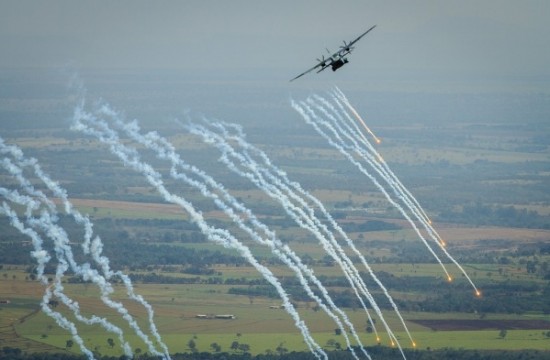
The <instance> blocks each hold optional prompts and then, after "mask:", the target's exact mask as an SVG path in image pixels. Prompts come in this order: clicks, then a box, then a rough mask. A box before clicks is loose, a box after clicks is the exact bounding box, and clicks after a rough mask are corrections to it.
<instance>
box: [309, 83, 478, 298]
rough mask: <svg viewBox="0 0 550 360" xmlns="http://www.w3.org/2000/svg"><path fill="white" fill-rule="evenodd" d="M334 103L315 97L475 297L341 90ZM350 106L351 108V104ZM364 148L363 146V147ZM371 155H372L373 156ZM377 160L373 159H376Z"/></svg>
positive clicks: (473, 285) (475, 288)
mask: <svg viewBox="0 0 550 360" xmlns="http://www.w3.org/2000/svg"><path fill="white" fill-rule="evenodd" d="M334 93H335V95H334V100H335V102H336V104H337V105H338V106H339V109H340V112H338V111H337V109H335V108H334V107H333V106H332V105H331V104H330V103H329V102H328V101H327V100H325V99H324V98H322V97H320V96H314V97H315V98H316V99H317V100H318V101H319V102H320V103H322V104H323V105H324V106H325V107H327V108H329V109H331V111H332V113H333V114H334V115H335V117H333V116H331V115H330V114H328V112H326V110H324V109H323V108H322V106H320V105H317V108H318V109H319V110H321V111H322V112H324V114H325V115H326V116H327V118H329V119H331V120H332V121H333V124H335V126H336V128H337V130H338V132H339V133H340V134H342V135H344V136H345V137H346V138H347V139H348V140H350V143H351V144H352V145H353V146H349V148H350V150H351V151H355V152H356V153H357V154H358V155H359V156H360V157H361V158H363V159H364V160H365V161H367V163H368V164H369V165H370V166H371V167H372V168H373V169H374V170H375V171H376V172H377V173H378V174H379V175H380V177H381V178H382V179H383V180H384V181H386V183H387V184H388V185H389V186H390V187H391V188H392V190H393V191H394V193H395V194H396V196H397V197H398V198H400V199H401V200H402V201H403V203H404V204H405V205H406V207H407V208H408V209H409V210H410V211H411V213H412V214H413V215H414V217H415V218H416V219H417V220H418V221H420V223H421V224H422V226H423V228H424V229H425V230H426V231H427V233H428V234H429V236H430V237H431V238H432V239H433V240H434V242H435V243H436V244H437V246H438V247H439V248H440V249H441V251H442V252H443V253H444V254H445V256H446V257H447V258H448V259H449V260H451V261H452V262H453V263H454V264H455V265H456V266H457V267H458V269H459V270H460V271H461V272H462V274H463V275H464V277H465V278H466V279H467V280H468V282H469V283H470V284H471V285H472V287H473V288H474V290H475V292H476V294H478V295H479V291H478V289H477V287H476V286H475V284H474V283H473V281H472V280H471V278H470V277H469V276H468V274H467V273H466V271H465V270H464V269H463V268H462V266H461V265H460V264H459V263H458V262H457V261H456V260H455V259H454V258H453V257H452V256H451V255H450V254H449V253H448V251H447V250H446V249H445V242H444V241H443V239H442V238H441V236H440V235H439V234H438V233H437V231H436V230H435V229H434V228H433V226H432V224H431V221H430V219H429V218H428V216H427V214H426V213H425V211H424V210H423V209H422V207H421V206H420V204H419V203H418V201H417V200H416V198H415V197H414V196H413V195H412V194H411V193H410V192H409V191H408V190H407V189H406V187H405V186H404V185H403V184H402V183H401V181H400V180H399V179H398V178H397V176H396V175H395V173H393V171H391V169H390V168H389V166H388V165H387V164H386V163H385V162H384V161H383V159H382V156H381V155H380V154H379V153H378V152H377V151H376V149H375V148H374V147H373V146H372V145H371V144H370V142H369V141H368V140H367V139H366V138H365V137H364V136H362V134H361V131H360V129H358V127H357V124H356V123H355V122H354V121H353V119H352V118H351V117H350V116H349V114H348V113H347V112H346V111H345V109H344V108H343V106H342V105H341V103H340V101H344V102H347V103H348V104H349V102H348V100H347V98H346V97H345V95H344V94H343V93H342V92H341V90H340V89H338V88H336V90H335V91H334ZM308 102H310V103H314V102H313V101H312V100H310V101H308ZM348 106H349V107H351V105H348ZM342 115H343V116H345V117H346V119H347V120H348V122H349V123H351V124H352V125H353V126H354V128H355V131H353V130H352V129H351V128H350V127H349V126H348V125H347V123H346V122H345V121H344V119H343V118H342ZM337 123H339V124H341V125H344V126H345V127H346V129H347V131H346V130H344V129H343V128H341V127H340V126H338V125H337ZM340 145H342V146H343V147H344V146H346V142H342V143H340ZM361 145H363V146H364V147H362V146H361ZM371 153H372V154H373V155H371ZM373 157H374V158H373ZM375 159H378V160H379V161H376V160H375ZM446 274H447V279H448V280H449V281H451V280H452V278H451V276H450V275H449V274H448V273H446Z"/></svg>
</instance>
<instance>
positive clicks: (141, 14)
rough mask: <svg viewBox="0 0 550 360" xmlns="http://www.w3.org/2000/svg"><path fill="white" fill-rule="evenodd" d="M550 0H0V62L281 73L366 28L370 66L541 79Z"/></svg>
mask: <svg viewBox="0 0 550 360" xmlns="http://www.w3.org/2000/svg"><path fill="white" fill-rule="evenodd" d="M549 19H550V1H548V0H517V1H515V0H485V1H484V0H456V1H455V0H444V1H439V0H433V1H430V0H421V1H413V0H411V1H391V0H374V1H369V0H359V1H345V0H344V1H338V2H336V1H334V0H314V1H313V0H311V1H295V0H278V1H273V0H270V1H259V0H250V1H243V0H233V1H229V0H224V1H208V0H197V1H190V0H189V1H141V0H131V1H130V0H123V1H75V0H66V1H60V0H48V1H38V0H37V1H27V0H17V1H9V0H0V49H1V51H2V56H0V67H17V66H33V67H34V66H39V67H59V66H64V65H65V64H69V63H70V64H73V65H74V66H76V67H81V68H85V67H107V68H118V67H130V68H136V67H137V68H140V67H153V68H187V69H206V70H212V71H219V70H224V69H234V70H235V69H253V68H256V69H259V70H263V69H277V68H278V69H285V71H290V72H291V73H290V74H289V77H290V76H294V75H295V73H300V72H302V71H303V70H305V69H307V68H309V67H310V66H312V65H314V63H315V58H317V57H319V56H320V55H322V54H323V53H326V51H325V50H324V49H325V47H328V48H329V49H331V50H336V48H337V47H338V46H339V45H340V44H341V41H342V40H351V39H353V38H354V37H356V36H357V35H359V34H360V33H361V32H363V31H365V30H366V29H368V28H369V27H370V26H372V25H374V24H377V25H378V27H377V28H376V29H375V30H374V31H373V32H371V33H370V34H369V35H367V37H365V38H364V39H363V40H361V42H360V43H359V44H358V46H357V49H356V51H355V52H354V53H353V54H352V56H351V57H350V60H351V63H355V64H360V65H355V66H357V67H359V66H360V67H361V68H366V69H368V70H369V71H378V72H384V71H386V72H394V71H398V72H399V71H412V72H415V71H431V72H440V73H458V74H461V73H468V74H472V75H474V76H475V75H483V74H488V75H525V74H527V75H540V74H545V75H549V74H550V21H549Z"/></svg>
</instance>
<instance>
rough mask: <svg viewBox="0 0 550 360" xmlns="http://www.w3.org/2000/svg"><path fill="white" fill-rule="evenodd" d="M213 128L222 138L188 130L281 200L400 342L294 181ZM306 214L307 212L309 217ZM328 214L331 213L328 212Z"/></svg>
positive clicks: (203, 130)
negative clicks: (234, 144)
mask: <svg viewBox="0 0 550 360" xmlns="http://www.w3.org/2000/svg"><path fill="white" fill-rule="evenodd" d="M212 126H213V127H217V128H218V129H219V131H220V132H221V133H222V134H223V136H221V135H218V134H216V133H214V132H213V131H210V130H208V129H206V128H205V127H202V126H198V125H196V124H193V125H189V126H187V127H188V128H189V130H190V131H191V132H192V133H195V134H197V135H200V136H202V137H203V139H204V140H205V141H206V142H208V143H212V144H214V145H215V146H216V147H218V148H219V149H220V150H221V151H222V157H221V161H222V162H224V163H225V164H226V166H228V168H230V169H231V170H232V171H234V172H236V173H237V174H239V175H241V176H243V177H246V178H248V179H250V180H251V181H252V182H253V183H254V184H256V186H258V187H259V188H260V189H262V190H264V191H265V192H266V194H268V195H269V196H271V197H273V198H274V199H276V200H277V201H279V202H280V203H281V204H282V205H283V207H284V208H285V210H286V211H287V213H288V214H289V215H290V216H291V217H292V218H293V219H294V220H295V221H296V222H297V223H298V224H299V225H300V226H301V227H303V228H305V229H307V230H309V231H310V232H312V233H313V234H314V235H315V236H316V237H317V238H318V239H319V240H320V242H321V244H322V245H323V247H324V249H325V250H326V251H327V253H328V254H329V255H331V256H332V257H333V258H334V259H335V260H336V261H337V262H338V264H339V265H340V266H341V268H342V270H343V271H344V274H345V275H346V277H347V279H348V281H349V282H350V284H351V286H352V288H353V289H354V291H355V292H356V295H357V296H358V298H359V300H360V301H361V302H362V300H361V297H360V295H359V294H358V292H357V291H359V290H360V291H361V292H362V293H363V295H364V296H365V297H367V299H368V300H369V302H370V303H371V305H372V307H373V308H374V309H375V311H376V312H377V314H378V315H379V316H380V319H381V321H382V323H383V324H384V325H385V327H386V330H387V331H388V334H389V336H390V338H392V343H393V342H394V341H395V342H396V343H397V339H396V338H395V336H394V335H393V332H392V331H391V329H390V328H389V327H388V326H387V323H386V322H385V320H384V316H383V314H382V313H381V311H380V309H379V308H378V305H377V304H376V302H375V301H374V299H373V298H372V296H371V295H370V293H369V292H368V290H367V288H366V285H365V284H364V283H363V282H362V279H361V277H360V275H359V273H358V271H357V269H355V267H354V265H353V263H352V262H351V260H349V258H348V257H347V255H346V254H345V252H344V251H343V249H342V248H341V247H340V246H339V244H338V243H337V241H336V240H335V239H334V237H333V235H332V233H331V232H330V231H329V230H328V229H327V228H326V227H325V225H324V224H322V223H321V222H320V221H319V220H318V219H317V217H316V216H315V214H314V212H313V209H312V207H311V206H309V205H308V204H307V202H306V201H305V200H304V199H302V198H301V197H300V196H299V195H298V194H299V192H296V189H292V187H289V186H288V185H287V184H291V182H290V181H289V180H288V179H287V178H286V175H285V176H283V177H282V178H283V179H282V180H281V178H278V177H277V176H276V175H278V176H281V174H282V175H284V173H283V172H282V171H280V170H278V169H276V168H275V167H274V166H273V165H272V164H271V162H270V161H269V159H268V158H267V155H265V153H263V152H261V151H260V150H258V149H255V148H253V147H252V146H251V145H250V144H248V143H246V141H245V140H244V139H243V137H244V136H243V135H242V133H241V136H235V135H231V136H230V135H229V134H228V133H227V131H226V128H225V126H224V125H223V124H220V123H216V124H213V125H212ZM227 126H231V127H234V128H236V129H237V130H238V131H240V129H238V128H237V126H236V125H227ZM226 138H227V139H229V138H230V139H231V140H234V141H237V142H238V144H239V146H241V147H242V148H244V149H245V150H243V153H237V152H236V151H235V150H234V149H233V148H232V147H231V146H230V145H229V143H228V142H226V141H225V139H226ZM252 149H254V150H253V151H254V152H256V153H258V154H260V156H261V157H262V159H263V161H264V163H263V164H258V163H256V162H255V161H254V160H253V159H252V158H251V157H250V156H248V154H247V150H252ZM230 157H232V158H234V159H236V160H237V161H238V162H239V163H240V164H241V166H242V167H243V168H246V169H247V170H248V171H249V172H246V171H244V170H240V169H239V168H238V166H237V165H236V164H235V163H234V162H232V161H231V160H230V159H229V158H230ZM270 168H271V170H272V171H273V173H271V172H270V171H269V169H270ZM273 169H275V170H273ZM294 187H299V184H295V186H294ZM300 189H301V187H300ZM301 191H304V190H303V189H301ZM293 201H296V202H297V203H298V204H299V206H295V205H294V204H293ZM317 203H318V204H319V205H320V206H321V207H322V204H321V203H320V202H319V201H318V200H317ZM305 211H307V212H308V213H307V214H306V213H305ZM326 213H327V214H328V212H326ZM329 216H330V215H329ZM342 232H343V231H342ZM323 234H324V235H323ZM327 239H329V240H327ZM356 285H357V286H358V288H359V290H358V289H357V288H356ZM362 305H363V306H364V307H365V308H366V306H365V305H364V304H363V303H362ZM367 314H368V312H367ZM369 319H370V317H369ZM371 322H372V321H371ZM411 341H412V340H411ZM413 343H414V342H413ZM403 356H404V355H403Z"/></svg>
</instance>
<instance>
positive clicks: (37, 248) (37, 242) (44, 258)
mask: <svg viewBox="0 0 550 360" xmlns="http://www.w3.org/2000/svg"><path fill="white" fill-rule="evenodd" d="M0 192H1V193H2V196H4V197H5V198H14V197H19V196H20V195H19V194H17V193H16V192H9V191H8V190H7V189H5V188H0ZM31 202H32V199H31ZM34 205H36V204H34ZM0 213H2V214H4V215H6V216H7V217H8V218H9V220H10V224H11V225H12V226H13V227H15V228H16V229H18V230H19V231H20V232H21V233H22V234H24V235H27V236H29V237H30V238H31V240H32V244H33V248H34V250H33V251H32V252H31V256H32V257H34V258H35V259H36V260H37V261H38V271H37V278H38V280H39V281H40V282H41V283H42V284H44V285H47V284H48V279H47V278H46V276H44V267H45V265H46V264H47V263H48V262H49V260H50V259H51V257H50V255H49V254H48V252H47V251H46V250H44V249H42V240H41V239H40V237H39V236H38V234H36V232H34V231H33V230H31V229H29V228H26V227H25V225H23V223H22V222H21V221H19V218H18V217H17V214H16V212H15V211H13V210H12V209H11V207H10V206H9V205H8V204H7V203H6V202H2V207H0ZM52 286H54V285H50V286H48V287H47V288H46V291H45V293H44V296H43V297H42V301H41V303H40V307H41V309H42V311H43V312H44V313H45V314H46V315H48V316H49V317H51V318H52V319H54V321H55V322H56V323H57V324H58V325H59V326H60V327H61V328H63V329H65V330H67V331H69V332H70V333H71V335H72V338H73V339H74V341H75V342H76V343H77V344H78V346H79V347H80V350H81V351H82V352H83V353H84V354H85V355H86V356H87V357H88V359H94V356H93V353H92V352H91V351H90V350H89V349H88V348H87V347H86V345H84V340H83V339H82V337H80V335H78V330H77V328H76V325H75V324H74V323H73V322H72V321H70V320H68V319H67V318H66V317H64V316H63V315H61V313H59V312H57V311H53V310H52V309H51V308H50V306H49V304H50V301H51V299H52V297H53V296H52V292H51V290H50V288H51V287H52ZM64 300H65V299H62V301H63V302H65V301H64Z"/></svg>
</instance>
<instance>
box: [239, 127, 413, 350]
mask: <svg viewBox="0 0 550 360" xmlns="http://www.w3.org/2000/svg"><path fill="white" fill-rule="evenodd" d="M236 130H237V132H238V133H239V136H231V138H232V139H234V140H237V142H238V143H239V145H240V146H241V147H243V148H244V149H245V151H249V152H252V153H254V154H256V155H257V156H259V157H260V158H261V159H262V161H263V165H262V166H264V167H266V168H269V169H271V170H272V171H273V173H274V174H276V175H277V176H278V177H279V178H280V179H282V181H283V182H284V183H285V184H287V185H288V186H289V187H290V188H291V189H292V191H295V192H296V193H297V194H300V196H303V197H304V199H306V200H308V201H310V202H311V203H313V206H314V207H315V208H316V209H318V210H319V211H320V212H321V213H322V215H323V216H324V218H326V219H327V220H328V223H329V224H330V226H331V228H332V229H334V231H335V232H336V233H338V234H339V236H340V237H341V238H342V239H344V240H345V242H346V244H347V245H348V246H349V247H350V249H351V250H352V251H353V252H354V253H355V255H356V256H357V257H358V259H359V260H360V261H361V263H362V264H363V266H364V267H365V268H366V269H367V271H368V273H369V275H370V276H371V278H372V279H373V280H374V281H375V283H376V284H377V285H378V286H379V287H380V289H381V290H382V291H383V293H384V295H385V296H386V298H387V300H388V301H389V303H390V304H391V306H392V308H393V309H394V311H395V313H396V314H397V316H398V317H399V319H400V321H401V324H402V325H403V328H404V329H405V332H406V333H407V335H408V337H409V339H410V340H411V343H412V344H413V346H415V342H414V341H413V339H412V337H411V334H410V332H409V330H408V328H407V325H406V323H405V321H404V319H403V317H402V316H401V313H400V312H399V309H398V308H397V305H396V304H395V302H394V301H393V299H392V297H391V295H390V294H389V292H388V290H387V289H386V287H385V286H384V284H383V283H382V282H381V281H380V280H379V279H378V277H377V276H376V274H375V273H374V271H373V270H372V268H371V267H370V265H369V264H368V262H367V260H366V259H365V257H364V256H363V254H361V252H360V251H359V250H358V249H357V247H356V246H355V244H354V243H353V241H352V240H351V239H350V238H349V237H348V236H347V234H346V233H345V231H344V230H343V229H342V228H341V227H340V225H338V223H337V222H336V221H335V220H334V218H333V217H332V215H331V214H330V213H329V211H328V210H327V209H326V208H325V207H324V205H323V203H322V202H321V201H319V199H317V198H316V197H314V196H313V195H311V194H310V193H309V192H307V191H306V190H305V189H303V188H302V186H301V185H300V184H299V183H297V182H293V181H290V180H289V179H288V177H287V175H286V173H285V172H284V171H282V170H280V169H278V168H277V167H276V166H275V165H274V164H273V163H272V162H271V161H270V160H269V158H268V157H267V155H266V154H265V153H264V152H263V151H261V150H260V149H258V148H256V147H254V146H252V145H251V144H249V143H247V142H246V141H245V139H244V135H243V134H242V130H241V129H240V128H236ZM352 266H353V265H352ZM357 276H359V274H358V273H357Z"/></svg>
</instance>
